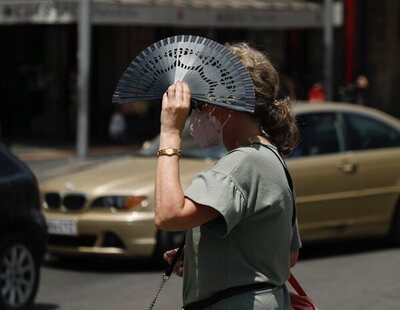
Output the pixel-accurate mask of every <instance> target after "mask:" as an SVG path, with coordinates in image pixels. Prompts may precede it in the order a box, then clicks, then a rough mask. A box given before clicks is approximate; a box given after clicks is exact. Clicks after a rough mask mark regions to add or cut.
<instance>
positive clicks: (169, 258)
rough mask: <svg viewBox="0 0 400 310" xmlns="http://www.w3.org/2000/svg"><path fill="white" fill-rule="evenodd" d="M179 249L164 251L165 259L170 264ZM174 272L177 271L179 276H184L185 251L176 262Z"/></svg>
mask: <svg viewBox="0 0 400 310" xmlns="http://www.w3.org/2000/svg"><path fill="white" fill-rule="evenodd" d="M177 251H178V249H173V250H170V251H167V252H165V253H164V260H165V261H167V262H168V264H170V265H171V263H172V260H173V259H174V257H175V255H176V252H177ZM174 272H175V273H176V275H177V276H179V277H183V253H182V254H181V256H180V257H179V259H178V261H177V262H176V264H175V267H174Z"/></svg>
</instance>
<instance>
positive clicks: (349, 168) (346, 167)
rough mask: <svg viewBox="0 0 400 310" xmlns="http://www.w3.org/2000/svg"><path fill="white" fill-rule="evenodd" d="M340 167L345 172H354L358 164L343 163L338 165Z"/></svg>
mask: <svg viewBox="0 0 400 310" xmlns="http://www.w3.org/2000/svg"><path fill="white" fill-rule="evenodd" d="M338 168H339V170H340V171H342V172H345V173H353V172H355V171H356V169H357V165H356V164H355V163H348V162H345V163H341V164H339V165H338Z"/></svg>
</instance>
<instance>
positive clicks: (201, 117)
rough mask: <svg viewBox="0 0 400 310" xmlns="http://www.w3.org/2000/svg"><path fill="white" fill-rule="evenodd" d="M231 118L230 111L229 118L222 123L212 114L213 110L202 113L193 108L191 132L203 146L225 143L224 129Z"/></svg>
mask: <svg viewBox="0 0 400 310" xmlns="http://www.w3.org/2000/svg"><path fill="white" fill-rule="evenodd" d="M230 118H231V114H230V113H229V115H228V118H227V120H226V121H225V122H224V124H222V125H221V123H220V122H219V121H218V119H217V118H216V117H215V116H214V115H212V111H211V112H210V113H204V112H203V113H202V112H200V111H198V110H196V109H193V110H192V115H191V116H190V127H189V128H190V134H191V135H192V137H193V139H194V140H195V141H196V143H197V144H198V145H199V146H200V147H201V148H207V147H211V146H215V145H220V144H222V143H223V139H222V129H223V128H224V127H225V125H226V123H227V122H228V121H229V119H230Z"/></svg>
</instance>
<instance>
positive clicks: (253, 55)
mask: <svg viewBox="0 0 400 310" xmlns="http://www.w3.org/2000/svg"><path fill="white" fill-rule="evenodd" d="M225 47H226V48H228V49H229V50H230V51H231V52H233V53H234V54H235V55H236V56H237V57H238V58H239V59H240V61H241V62H242V63H243V65H244V66H245V67H246V69H247V71H248V72H249V73H250V76H251V78H252V80H253V85H254V90H255V96H256V108H255V112H254V115H255V117H257V118H259V119H260V122H261V129H262V131H263V132H265V133H266V134H267V136H268V137H269V138H270V139H271V140H272V143H274V144H275V146H276V147H277V148H278V151H279V153H281V154H282V155H289V154H290V152H291V151H292V150H293V149H294V148H295V147H296V146H297V144H298V141H299V131H298V128H297V124H296V120H295V118H294V117H293V115H292V113H291V111H290V108H289V100H288V99H283V100H277V96H278V92H279V76H278V72H277V71H276V70H275V68H274V66H273V65H272V63H271V61H270V60H269V59H268V57H267V56H266V55H264V54H263V53H262V52H260V51H258V50H256V49H254V48H252V47H250V46H249V45H248V44H247V43H244V42H241V43H234V44H225Z"/></svg>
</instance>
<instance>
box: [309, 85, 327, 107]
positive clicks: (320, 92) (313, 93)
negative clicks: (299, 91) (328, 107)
mask: <svg viewBox="0 0 400 310" xmlns="http://www.w3.org/2000/svg"><path fill="white" fill-rule="evenodd" d="M307 98H308V101H309V102H310V103H322V102H324V101H325V100H326V93H325V90H324V88H323V87H322V84H321V83H314V84H313V86H312V87H311V89H310V90H309V91H308V94H307Z"/></svg>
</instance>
